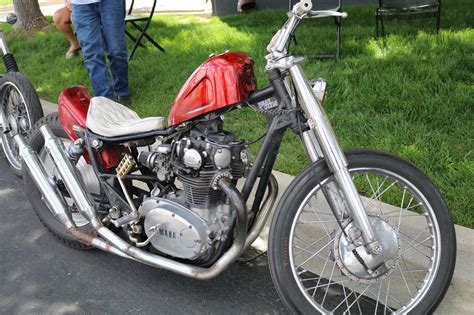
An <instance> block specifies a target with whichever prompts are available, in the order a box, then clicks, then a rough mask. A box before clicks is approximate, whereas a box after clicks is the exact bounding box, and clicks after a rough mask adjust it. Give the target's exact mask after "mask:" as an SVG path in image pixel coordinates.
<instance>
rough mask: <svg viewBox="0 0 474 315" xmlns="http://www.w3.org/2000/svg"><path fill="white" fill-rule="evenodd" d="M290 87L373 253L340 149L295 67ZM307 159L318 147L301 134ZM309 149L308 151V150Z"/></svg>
mask: <svg viewBox="0 0 474 315" xmlns="http://www.w3.org/2000/svg"><path fill="white" fill-rule="evenodd" d="M289 70H290V74H291V77H292V79H293V84H294V85H295V88H296V90H297V92H298V96H299V100H300V105H301V108H302V109H303V111H304V112H305V114H306V116H307V118H308V124H309V126H310V128H311V131H313V132H314V135H315V137H316V140H317V143H319V146H320V148H321V151H322V153H323V155H324V157H325V159H326V162H327V164H328V167H329V169H330V171H331V172H332V173H333V174H334V177H335V178H336V182H337V184H338V186H339V188H340V190H341V192H342V195H343V196H344V199H345V200H346V202H347V206H348V208H349V211H350V212H351V214H352V216H353V219H354V221H355V223H356V225H357V227H358V228H359V229H360V230H361V231H362V238H363V240H364V242H365V244H367V245H368V246H367V247H368V249H369V250H370V251H371V252H372V253H374V254H376V253H378V252H379V251H380V250H381V248H380V246H379V244H378V242H377V239H376V237H375V233H374V231H373V229H372V226H371V225H370V222H369V219H368V217H367V214H366V212H365V209H364V205H363V204H362V201H361V199H360V196H359V194H358V192H357V189H356V188H355V185H354V183H353V181H352V178H351V175H350V174H349V171H348V170H347V161H346V158H345V156H344V153H343V152H342V150H341V147H340V145H339V143H338V142H337V139H336V136H335V134H334V131H333V129H332V126H331V124H330V123H329V120H328V119H327V117H326V113H325V112H324V110H323V108H322V106H321V104H319V102H318V100H317V99H316V97H315V95H314V92H313V90H312V89H311V85H310V83H309V82H308V80H307V79H306V76H305V75H304V72H303V70H302V69H301V67H300V65H299V64H295V65H293V66H291V67H290V69H289ZM303 140H304V141H305V145H306V146H307V150H308V152H309V154H310V156H312V155H314V154H315V153H317V150H318V147H317V146H314V144H313V141H314V138H313V139H312V136H311V135H306V136H305V135H303ZM311 147H312V148H311Z"/></svg>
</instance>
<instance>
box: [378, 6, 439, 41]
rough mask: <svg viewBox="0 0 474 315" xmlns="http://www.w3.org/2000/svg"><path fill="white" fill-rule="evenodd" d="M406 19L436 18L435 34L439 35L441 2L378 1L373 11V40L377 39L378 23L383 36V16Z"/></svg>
mask: <svg viewBox="0 0 474 315" xmlns="http://www.w3.org/2000/svg"><path fill="white" fill-rule="evenodd" d="M397 15H399V16H406V17H413V18H417V17H427V16H428V17H430V16H434V17H436V33H439V27H440V22H441V0H379V7H378V8H377V9H376V10H375V24H376V26H375V27H376V32H375V39H378V38H379V23H380V25H381V28H382V36H385V27H384V16H387V17H389V16H390V17H392V16H397Z"/></svg>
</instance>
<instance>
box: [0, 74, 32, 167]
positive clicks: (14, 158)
mask: <svg viewBox="0 0 474 315" xmlns="http://www.w3.org/2000/svg"><path fill="white" fill-rule="evenodd" d="M0 91H3V92H2V99H1V106H2V107H3V110H4V112H5V114H6V115H7V117H6V120H7V121H9V123H10V128H11V131H10V132H9V133H8V134H4V133H3V132H2V137H1V138H2V145H3V150H4V152H5V155H6V157H7V159H8V162H9V163H10V165H11V166H12V167H13V168H14V169H16V170H18V171H21V159H20V155H19V150H18V146H17V145H16V142H15V141H14V140H13V137H14V136H15V135H16V134H22V135H26V133H27V132H28V130H30V128H31V125H32V123H33V122H32V121H31V118H30V112H29V111H28V107H27V106H26V102H25V98H24V97H23V94H22V93H21V91H20V89H19V88H18V87H17V86H16V85H15V84H14V83H12V82H4V83H3V84H2V86H1V87H0ZM2 129H3V127H2Z"/></svg>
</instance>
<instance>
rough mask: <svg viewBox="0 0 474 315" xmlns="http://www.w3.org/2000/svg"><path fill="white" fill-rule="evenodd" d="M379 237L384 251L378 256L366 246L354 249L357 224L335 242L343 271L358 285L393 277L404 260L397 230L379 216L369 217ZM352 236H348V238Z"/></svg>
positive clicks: (349, 225) (340, 233)
mask: <svg viewBox="0 0 474 315" xmlns="http://www.w3.org/2000/svg"><path fill="white" fill-rule="evenodd" d="M369 221H370V224H371V225H372V228H373V230H374V233H375V236H376V238H377V240H378V242H379V244H380V245H381V247H382V252H381V253H380V254H378V255H372V254H370V253H369V252H368V251H367V249H366V248H365V246H359V247H357V248H354V245H353V243H352V241H351V240H350V236H349V235H353V232H352V230H353V229H354V228H355V224H354V222H353V221H350V222H347V224H346V225H345V226H344V231H345V233H343V232H342V230H341V229H340V230H339V231H338V232H337V233H336V236H335V238H334V248H333V252H334V256H335V259H336V263H337V265H338V266H339V268H340V269H341V271H342V272H343V273H344V274H346V275H347V276H348V277H349V278H351V279H352V280H355V281H364V282H375V281H378V280H380V279H381V278H384V277H386V276H388V275H389V274H391V273H392V272H393V270H394V269H395V268H396V266H397V265H398V260H399V257H400V244H399V236H398V233H397V232H396V229H395V227H393V226H392V225H390V224H389V223H388V222H387V221H384V220H383V219H381V218H380V217H378V216H372V215H369ZM346 235H348V236H346Z"/></svg>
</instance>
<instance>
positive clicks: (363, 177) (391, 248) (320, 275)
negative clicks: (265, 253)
mask: <svg viewBox="0 0 474 315" xmlns="http://www.w3.org/2000/svg"><path fill="white" fill-rule="evenodd" d="M347 160H348V163H349V171H350V173H351V175H352V177H353V180H354V182H355V184H356V187H357V189H358V191H359V193H360V194H361V196H362V201H363V203H364V206H365V208H366V211H367V213H368V215H369V221H370V223H371V224H372V227H373V229H374V232H375V234H376V237H377V240H378V241H379V243H380V245H381V247H382V249H383V250H382V253H381V254H379V255H375V256H374V255H371V254H369V253H368V252H367V251H366V250H365V247H364V246H359V247H357V246H354V245H353V242H351V241H350V240H351V239H354V240H356V239H357V237H358V236H360V234H359V231H358V229H357V228H356V226H355V224H354V222H353V220H352V219H351V217H350V216H349V215H347V214H344V211H341V213H340V215H338V220H336V218H335V216H334V215H333V213H332V211H331V209H330V208H329V206H328V203H327V202H326V199H325V198H324V196H323V193H322V191H321V187H322V186H325V185H328V184H329V183H330V182H333V181H334V177H333V176H332V175H331V174H330V172H329V170H328V169H327V166H326V165H325V163H324V162H320V163H316V164H315V165H313V167H312V168H310V169H308V170H306V171H305V172H303V173H302V174H300V175H299V176H298V177H297V178H296V179H295V180H294V181H293V183H292V184H291V186H290V187H289V188H288V189H287V192H286V194H285V195H284V196H283V197H282V199H281V200H282V202H280V204H279V206H278V209H277V212H276V214H275V217H274V219H273V222H272V227H271V231H270V243H269V263H270V271H271V274H272V278H273V280H274V283H275V286H276V288H277V290H278V292H279V294H280V296H281V297H282V299H283V301H284V302H285V304H286V305H287V306H288V307H289V308H290V309H291V310H292V311H294V312H298V313H304V314H307V313H311V312H312V313H314V312H315V311H319V312H321V313H326V314H331V313H334V314H390V313H399V312H402V313H407V312H413V313H414V314H426V313H431V312H432V311H434V309H435V308H436V307H437V305H438V304H439V302H440V301H441V299H442V298H443V296H444V294H445V292H446V290H447V288H448V286H449V283H450V280H451V277H452V274H453V270H454V265H455V256H456V240H455V233H454V226H453V224H452V221H451V217H450V214H449V210H448V208H447V206H446V204H445V202H444V201H443V199H442V197H441V196H440V194H439V192H438V191H437V189H436V187H435V186H434V185H433V184H432V183H431V181H430V180H429V179H428V178H427V177H426V176H425V175H424V174H423V173H421V172H420V171H419V170H417V169H416V168H415V167H414V166H413V165H411V164H410V163H408V162H406V161H403V160H401V159H399V158H397V157H395V156H392V155H389V154H387V153H382V152H375V151H368V150H364V151H353V152H349V153H347Z"/></svg>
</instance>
